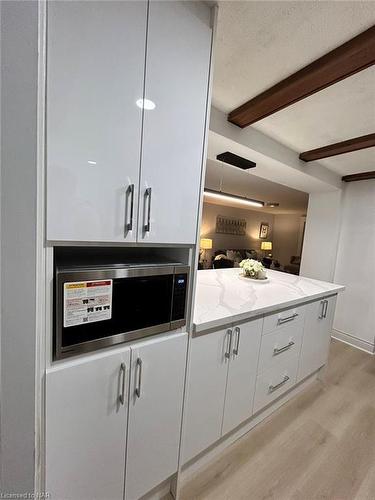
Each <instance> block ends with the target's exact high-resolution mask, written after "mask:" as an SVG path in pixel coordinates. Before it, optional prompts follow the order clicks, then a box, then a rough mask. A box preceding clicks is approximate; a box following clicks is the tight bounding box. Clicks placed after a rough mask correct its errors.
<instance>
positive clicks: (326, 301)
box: [323, 300, 328, 318]
mask: <svg viewBox="0 0 375 500" xmlns="http://www.w3.org/2000/svg"><path fill="white" fill-rule="evenodd" d="M324 302H325V309H324V312H323V318H326V317H327V310H328V300H325V301H324Z"/></svg>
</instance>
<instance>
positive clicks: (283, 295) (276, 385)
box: [182, 268, 344, 465]
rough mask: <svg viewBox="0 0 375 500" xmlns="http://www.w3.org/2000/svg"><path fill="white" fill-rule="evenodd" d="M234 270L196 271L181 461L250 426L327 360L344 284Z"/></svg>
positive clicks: (316, 375)
mask: <svg viewBox="0 0 375 500" xmlns="http://www.w3.org/2000/svg"><path fill="white" fill-rule="evenodd" d="M240 274H241V269H239V268H234V269H217V270H202V271H198V274H197V286H196V294H195V308H194V325H193V333H192V338H191V341H190V348H189V370H188V378H187V395H186V403H185V410H184V415H185V416H184V440H183V448H182V461H183V463H184V464H187V463H188V462H189V465H190V464H192V463H193V462H199V460H201V459H202V457H203V458H204V455H209V454H212V453H213V452H214V450H215V448H218V449H222V448H223V445H225V443H227V444H230V443H231V442H233V440H234V439H237V438H238V437H239V436H240V435H241V434H244V433H245V432H247V431H248V430H250V429H251V428H252V427H253V426H254V425H256V423H258V422H260V421H261V420H263V419H264V418H265V417H266V416H268V415H269V414H270V413H272V412H273V411H275V410H276V409H277V408H278V407H280V406H281V404H283V403H284V402H286V401H287V400H288V399H290V398H291V397H293V396H294V395H295V394H297V393H298V392H300V391H301V390H303V389H304V387H306V385H308V384H309V383H310V382H313V381H314V380H316V379H317V378H319V377H320V375H321V374H322V369H323V367H324V366H325V364H326V363H327V359H328V352H329V345H330V336H331V330H332V323H333V317H334V312H335V307H336V298H337V294H338V293H339V292H342V291H343V290H344V287H343V286H341V285H336V284H333V283H327V282H323V281H318V280H314V279H310V278H304V277H301V276H295V275H291V274H285V273H281V272H278V271H273V270H267V277H268V279H267V281H264V282H257V281H254V280H252V279H249V278H244V277H243V276H242V275H240ZM223 443H224V444H223ZM217 445H219V446H217Z"/></svg>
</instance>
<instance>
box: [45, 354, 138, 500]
mask: <svg viewBox="0 0 375 500" xmlns="http://www.w3.org/2000/svg"><path fill="white" fill-rule="evenodd" d="M129 365H130V349H129V348H125V349H123V350H122V351H116V352H115V353H113V352H107V353H105V354H104V353H101V354H99V355H98V354H96V355H94V356H90V357H86V358H82V359H77V360H74V361H71V362H68V363H65V364H64V365H63V366H57V367H56V368H52V369H50V370H49V371H48V372H47V375H46V491H48V492H49V494H50V495H51V498H54V499H56V500H63V499H71V500H79V499H82V500H89V499H90V500H103V499H106V500H119V499H121V498H122V497H123V491H124V476H125V447H126V421H127V414H128V388H129V368H130V366H129Z"/></svg>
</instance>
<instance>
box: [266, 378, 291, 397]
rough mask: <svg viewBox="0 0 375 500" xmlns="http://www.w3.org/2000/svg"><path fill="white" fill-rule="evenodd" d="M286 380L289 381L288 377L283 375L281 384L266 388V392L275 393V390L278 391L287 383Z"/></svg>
mask: <svg viewBox="0 0 375 500" xmlns="http://www.w3.org/2000/svg"><path fill="white" fill-rule="evenodd" d="M288 380H289V377H288V375H285V377H284V378H283V379H282V381H281V382H279V383H278V384H276V385H270V386H269V387H268V392H269V393H271V392H275V391H277V389H280V387H282V386H283V385H284V384H286V383H287V382H288Z"/></svg>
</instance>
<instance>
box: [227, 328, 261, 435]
mask: <svg viewBox="0 0 375 500" xmlns="http://www.w3.org/2000/svg"><path fill="white" fill-rule="evenodd" d="M262 323H263V319H257V320H253V321H248V322H247V323H242V324H240V325H237V326H234V327H233V341H232V349H231V358H230V363H229V371H228V380H227V390H226V397H225V407H224V418H223V427H222V434H226V433H227V432H229V431H231V430H232V429H234V428H235V427H237V426H238V425H240V424H241V423H242V422H244V421H245V420H246V419H248V418H249V417H251V415H252V413H253V400H254V391H255V381H256V375H257V363H258V356H259V347H260V341H261V336H262Z"/></svg>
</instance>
